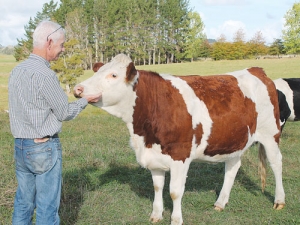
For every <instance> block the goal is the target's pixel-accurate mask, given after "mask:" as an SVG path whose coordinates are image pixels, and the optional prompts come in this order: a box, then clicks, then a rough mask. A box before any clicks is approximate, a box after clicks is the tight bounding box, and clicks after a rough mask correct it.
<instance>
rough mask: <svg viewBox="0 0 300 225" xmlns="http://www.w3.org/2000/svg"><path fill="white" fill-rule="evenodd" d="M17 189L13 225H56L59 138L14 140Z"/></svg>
mask: <svg viewBox="0 0 300 225" xmlns="http://www.w3.org/2000/svg"><path fill="white" fill-rule="evenodd" d="M15 162H16V176H17V181H18V188H17V192H16V196H15V201H14V212H13V219H12V224H13V225H31V224H32V217H33V213H34V209H36V225H58V224H59V216H58V209H59V204H60V195H61V185H62V151H61V144H60V141H59V138H50V139H49V140H48V141H46V142H44V143H35V142H34V140H33V139H23V138H16V139H15Z"/></svg>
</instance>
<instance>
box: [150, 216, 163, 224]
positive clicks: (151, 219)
mask: <svg viewBox="0 0 300 225" xmlns="http://www.w3.org/2000/svg"><path fill="white" fill-rule="evenodd" d="M161 220H162V218H158V217H150V222H151V223H157V222H159V221H161Z"/></svg>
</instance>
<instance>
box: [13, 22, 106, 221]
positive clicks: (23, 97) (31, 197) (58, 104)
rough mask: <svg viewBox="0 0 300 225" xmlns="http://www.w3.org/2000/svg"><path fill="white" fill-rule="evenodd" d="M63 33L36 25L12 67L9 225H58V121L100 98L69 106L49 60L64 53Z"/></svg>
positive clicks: (43, 24)
mask: <svg viewBox="0 0 300 225" xmlns="http://www.w3.org/2000/svg"><path fill="white" fill-rule="evenodd" d="M64 42H65V30H64V29H63V28H62V27H61V26H60V25H59V24H57V23H54V22H51V21H42V22H41V23H40V24H39V25H38V26H37V27H36V29H35V31H34V33H33V51H32V53H31V54H30V56H29V58H28V59H27V60H25V61H24V62H22V63H20V64H19V65H18V66H16V67H15V68H14V69H13V70H12V72H11V74H10V78H9V84H8V90H9V117H10V127H11V132H12V134H13V136H14V138H15V156H14V157H15V163H16V177H17V181H18V188H17V192H16V196H15V201H14V212H13V225H25V224H26V225H27V224H31V223H32V217H33V213H34V209H36V224H37V225H54V224H59V216H58V209H59V204H60V196H61V183H62V178H61V177H62V152H61V145H60V140H59V137H58V133H59V132H60V131H61V128H62V121H66V120H71V119H74V118H75V117H76V116H77V115H78V114H79V113H80V112H81V111H82V110H83V109H84V108H85V107H86V106H87V104H88V102H97V101H99V99H100V98H101V94H99V95H96V96H86V97H85V98H82V99H79V100H78V101H74V102H71V103H69V102H68V97H67V95H66V94H65V93H64V91H63V90H62V88H61V87H60V84H59V81H58V79H57V76H56V74H55V72H54V71H53V70H51V69H50V61H53V60H57V59H58V57H59V55H60V53H62V52H63V51H64V50H65V49H64Z"/></svg>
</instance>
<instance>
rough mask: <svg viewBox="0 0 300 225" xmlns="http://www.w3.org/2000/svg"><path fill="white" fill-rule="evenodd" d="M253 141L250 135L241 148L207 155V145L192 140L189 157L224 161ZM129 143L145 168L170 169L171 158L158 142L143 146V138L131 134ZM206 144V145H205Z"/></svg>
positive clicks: (202, 160) (236, 154)
mask: <svg viewBox="0 0 300 225" xmlns="http://www.w3.org/2000/svg"><path fill="white" fill-rule="evenodd" d="M254 142H255V140H254V137H253V136H252V137H251V136H250V134H249V139H248V142H247V144H246V145H245V146H244V147H243V148H242V149H238V150H236V151H234V152H232V153H230V154H216V155H213V156H211V155H207V154H205V150H206V147H207V145H206V144H204V145H201V144H200V145H198V146H196V144H195V142H194V141H193V144H192V149H191V154H190V159H191V161H199V162H207V163H218V162H225V161H227V160H230V159H232V158H236V157H241V155H242V154H243V153H244V152H245V151H246V150H247V149H248V148H249V147H250V146H251V145H252V144H253V143H254ZM130 144H131V147H132V148H133V150H134V151H135V154H136V159H137V161H138V163H139V164H140V165H141V166H142V167H144V168H147V169H150V170H155V169H160V170H165V171H168V170H169V169H170V165H171V164H172V162H173V159H172V157H171V156H170V155H167V154H162V150H161V146H160V145H159V144H153V145H152V147H151V148H147V147H145V142H144V138H143V137H141V136H138V135H131V138H130ZM205 146H206V147H205Z"/></svg>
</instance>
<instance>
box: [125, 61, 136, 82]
mask: <svg viewBox="0 0 300 225" xmlns="http://www.w3.org/2000/svg"><path fill="white" fill-rule="evenodd" d="M136 74H137V70H136V69H135V66H134V65H133V62H131V63H129V65H128V66H127V71H126V81H127V82H130V81H132V80H133V79H134V77H135V76H136Z"/></svg>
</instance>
